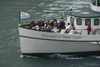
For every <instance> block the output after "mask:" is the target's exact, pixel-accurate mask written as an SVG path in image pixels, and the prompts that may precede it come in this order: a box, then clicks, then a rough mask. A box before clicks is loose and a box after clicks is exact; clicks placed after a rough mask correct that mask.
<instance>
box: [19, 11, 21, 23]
mask: <svg viewBox="0 0 100 67" xmlns="http://www.w3.org/2000/svg"><path fill="white" fill-rule="evenodd" d="M20 20H21V19H20V11H19V24H20Z"/></svg>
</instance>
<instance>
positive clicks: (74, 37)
mask: <svg viewBox="0 0 100 67" xmlns="http://www.w3.org/2000/svg"><path fill="white" fill-rule="evenodd" d="M42 37H49V38H63V39H81V36H65V35H61V36H58V35H46V34H42Z"/></svg>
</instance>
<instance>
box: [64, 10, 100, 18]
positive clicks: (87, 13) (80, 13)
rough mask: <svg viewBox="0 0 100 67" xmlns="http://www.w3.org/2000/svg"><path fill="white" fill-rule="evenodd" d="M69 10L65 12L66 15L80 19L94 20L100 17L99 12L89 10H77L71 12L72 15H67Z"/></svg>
mask: <svg viewBox="0 0 100 67" xmlns="http://www.w3.org/2000/svg"><path fill="white" fill-rule="evenodd" d="M69 11H70V10H68V11H66V12H65V13H67V15H70V16H75V17H81V18H95V17H100V12H96V11H93V10H92V9H90V8H82V9H77V10H72V13H71V14H70V13H69Z"/></svg>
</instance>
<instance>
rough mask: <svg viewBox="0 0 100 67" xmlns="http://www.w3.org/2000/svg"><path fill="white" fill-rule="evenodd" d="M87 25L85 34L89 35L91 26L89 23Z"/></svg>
mask: <svg viewBox="0 0 100 67" xmlns="http://www.w3.org/2000/svg"><path fill="white" fill-rule="evenodd" d="M87 25H88V27H87V32H88V33H87V34H88V35H90V32H91V25H90V23H89V22H88V23H87Z"/></svg>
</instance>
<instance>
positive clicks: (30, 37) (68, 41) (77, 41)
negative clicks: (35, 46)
mask: <svg viewBox="0 0 100 67" xmlns="http://www.w3.org/2000/svg"><path fill="white" fill-rule="evenodd" d="M19 36H20V37H24V38H30V39H38V40H49V41H64V42H66V41H67V42H100V40H96V41H74V40H56V39H46V38H36V37H28V36H22V35H19Z"/></svg>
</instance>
